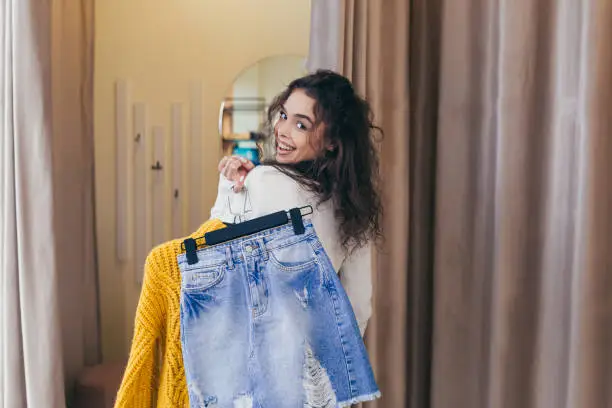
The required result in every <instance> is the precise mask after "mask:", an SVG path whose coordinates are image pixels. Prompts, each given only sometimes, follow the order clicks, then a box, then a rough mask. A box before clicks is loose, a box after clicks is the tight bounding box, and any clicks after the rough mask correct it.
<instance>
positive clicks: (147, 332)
mask: <svg viewBox="0 0 612 408" xmlns="http://www.w3.org/2000/svg"><path fill="white" fill-rule="evenodd" d="M223 227H225V225H224V224H223V223H222V222H221V221H219V220H209V221H207V222H205V223H204V224H203V225H202V226H201V227H200V228H199V229H198V230H197V231H196V232H194V233H193V234H192V235H191V236H190V237H191V238H197V237H201V236H202V235H204V233H205V232H208V231H214V230H217V229H220V228H223ZM183 240H184V238H182V239H176V240H173V241H169V242H166V243H165V244H162V245H159V246H158V247H156V248H154V249H153V250H152V251H151V253H149V256H148V257H147V260H146V262H145V268H144V279H143V284H142V290H141V292H140V299H139V301H138V308H137V309H136V321H135V327H134V337H133V339H132V348H131V350H130V358H129V360H128V364H127V367H126V370H125V373H124V375H123V381H122V382H121V387H120V388H119V393H118V394H117V399H116V401H115V408H120V407H126V408H128V407H129V408H141V407H146V408H150V407H162V408H170V407H171V408H182V407H189V398H188V396H187V382H186V380H185V367H184V366H183V355H182V351H181V338H180V314H179V312H180V291H181V273H180V270H179V267H178V262H177V259H176V258H177V256H178V254H179V253H181V252H182V249H181V244H182V242H183Z"/></svg>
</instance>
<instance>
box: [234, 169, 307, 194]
mask: <svg viewBox="0 0 612 408" xmlns="http://www.w3.org/2000/svg"><path fill="white" fill-rule="evenodd" d="M246 186H247V188H248V187H249V186H251V187H253V186H255V187H257V186H265V187H269V188H275V187H278V188H283V189H286V188H295V189H298V190H299V184H298V182H297V181H295V180H294V179H293V178H291V177H290V176H288V175H287V174H285V173H283V172H282V171H280V170H279V169H277V168H276V167H274V166H270V165H266V164H261V165H259V166H257V167H255V168H254V169H253V170H251V171H250V172H249V175H248V177H247V179H246Z"/></svg>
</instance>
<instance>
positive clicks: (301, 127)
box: [297, 122, 306, 130]
mask: <svg viewBox="0 0 612 408" xmlns="http://www.w3.org/2000/svg"><path fill="white" fill-rule="evenodd" d="M297 127H298V129H302V130H306V126H305V125H304V124H303V123H302V122H298V123H297Z"/></svg>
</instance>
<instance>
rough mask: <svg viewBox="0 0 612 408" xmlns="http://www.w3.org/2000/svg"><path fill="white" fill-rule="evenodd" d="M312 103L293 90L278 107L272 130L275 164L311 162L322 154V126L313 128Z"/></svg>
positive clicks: (308, 97) (313, 109) (304, 95)
mask: <svg viewBox="0 0 612 408" xmlns="http://www.w3.org/2000/svg"><path fill="white" fill-rule="evenodd" d="M315 103H316V101H315V100H314V99H313V98H311V97H310V96H308V95H307V94H306V92H304V91H303V90H301V89H296V90H294V91H293V92H292V93H291V95H289V98H287V101H286V102H285V103H284V104H283V105H282V106H281V108H280V111H279V119H278V122H277V123H276V125H275V126H274V135H275V138H276V160H277V161H278V162H279V163H299V162H302V161H309V160H314V159H315V158H316V157H317V156H318V155H319V154H320V153H321V151H322V148H321V145H322V143H321V139H322V134H323V132H322V125H317V124H316V118H315V114H314V111H315Z"/></svg>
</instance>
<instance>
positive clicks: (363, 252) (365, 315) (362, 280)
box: [340, 245, 372, 336]
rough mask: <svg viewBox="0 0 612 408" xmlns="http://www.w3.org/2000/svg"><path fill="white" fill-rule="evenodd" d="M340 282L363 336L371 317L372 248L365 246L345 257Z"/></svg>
mask: <svg viewBox="0 0 612 408" xmlns="http://www.w3.org/2000/svg"><path fill="white" fill-rule="evenodd" d="M340 280H341V282H342V286H343V287H344V290H345V291H346V294H347V295H348V297H349V299H350V301H351V305H352V306H353V311H354V312H355V317H356V318H357V323H358V324H359V330H360V331H361V335H362V336H363V335H364V333H365V330H366V327H367V325H368V320H369V319H370V316H371V315H372V247H371V246H369V245H368V246H365V247H363V248H360V249H358V250H356V251H355V252H354V253H352V254H351V255H350V256H349V257H347V258H346V259H345V261H344V263H343V264H342V268H341V269H340Z"/></svg>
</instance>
